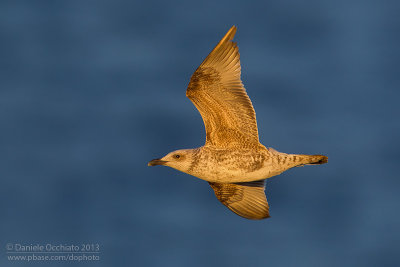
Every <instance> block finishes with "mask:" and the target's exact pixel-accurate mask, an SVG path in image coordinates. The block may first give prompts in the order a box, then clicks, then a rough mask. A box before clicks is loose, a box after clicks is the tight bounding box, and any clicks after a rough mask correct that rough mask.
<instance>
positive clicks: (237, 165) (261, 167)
mask: <svg viewBox="0 0 400 267" xmlns="http://www.w3.org/2000/svg"><path fill="white" fill-rule="evenodd" d="M262 152H263V151H262ZM262 152H260V153H254V152H252V151H239V152H234V153H228V152H225V153H223V152H220V153H215V151H214V153H210V154H209V155H207V154H206V155H204V156H203V157H202V158H201V159H200V163H199V164H198V166H197V168H196V169H195V170H193V171H192V172H191V173H189V174H191V175H193V176H196V177H198V178H200V179H203V180H206V181H208V182H220V183H235V182H250V181H257V180H261V179H266V178H269V177H271V176H274V175H278V174H279V173H281V171H278V170H276V168H274V164H273V160H272V158H271V157H270V156H269V155H268V154H266V153H262Z"/></svg>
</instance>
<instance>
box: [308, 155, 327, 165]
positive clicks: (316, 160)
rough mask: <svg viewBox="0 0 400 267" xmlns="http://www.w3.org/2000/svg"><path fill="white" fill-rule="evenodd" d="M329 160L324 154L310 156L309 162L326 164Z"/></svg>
mask: <svg viewBox="0 0 400 267" xmlns="http://www.w3.org/2000/svg"><path fill="white" fill-rule="evenodd" d="M327 162H328V157H327V156H324V155H312V156H309V163H307V164H325V163H327Z"/></svg>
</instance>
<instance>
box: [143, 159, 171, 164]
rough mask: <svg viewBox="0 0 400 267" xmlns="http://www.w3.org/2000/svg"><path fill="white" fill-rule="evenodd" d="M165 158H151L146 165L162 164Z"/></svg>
mask: <svg viewBox="0 0 400 267" xmlns="http://www.w3.org/2000/svg"><path fill="white" fill-rule="evenodd" d="M166 162H167V161H166V160H161V159H153V160H152V161H150V162H149V163H147V166H156V165H164V163H166Z"/></svg>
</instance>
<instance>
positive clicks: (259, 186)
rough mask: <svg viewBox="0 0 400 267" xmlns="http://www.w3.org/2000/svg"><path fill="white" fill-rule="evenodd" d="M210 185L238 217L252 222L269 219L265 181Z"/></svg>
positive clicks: (222, 201)
mask: <svg viewBox="0 0 400 267" xmlns="http://www.w3.org/2000/svg"><path fill="white" fill-rule="evenodd" d="M209 184H210V185H211V187H212V189H214V193H215V196H216V197H217V198H218V200H219V201H221V203H222V204H224V205H225V206H227V207H228V208H229V209H230V210H231V211H233V212H234V213H236V214H237V215H240V216H242V217H244V218H246V219H252V220H261V219H265V218H268V217H269V206H268V202H267V197H266V196H265V192H264V190H265V180H260V181H255V182H244V183H232V184H225V183H209Z"/></svg>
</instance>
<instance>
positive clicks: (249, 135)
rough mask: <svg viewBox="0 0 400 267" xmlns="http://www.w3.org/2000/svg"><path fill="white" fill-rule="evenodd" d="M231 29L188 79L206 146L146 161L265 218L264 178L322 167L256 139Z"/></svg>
mask: <svg viewBox="0 0 400 267" xmlns="http://www.w3.org/2000/svg"><path fill="white" fill-rule="evenodd" d="M235 33H236V27H235V26H233V27H232V28H231V29H230V30H229V31H228V32H227V33H226V35H225V36H224V37H223V38H222V39H221V41H220V42H219V43H218V45H217V46H216V47H215V48H214V49H213V50H212V51H211V53H210V54H209V55H208V56H207V58H206V59H205V60H204V61H203V63H201V65H200V66H199V67H198V68H197V70H196V71H195V72H194V74H193V75H192V78H191V79H190V83H189V85H188V88H187V90H186V96H187V97H188V98H189V99H190V100H191V101H192V102H193V104H194V105H195V106H196V108H197V109H198V110H199V112H200V114H201V117H202V118H203V121H204V126H205V130H206V142H205V145H204V146H202V147H200V148H195V149H183V150H177V151H173V152H171V153H168V154H167V155H166V156H164V157H162V158H160V159H155V160H152V161H150V162H149V166H154V165H165V166H169V167H171V168H175V169H177V170H179V171H182V172H185V173H188V174H190V175H193V176H195V177H198V178H200V179H203V180H205V181H208V182H209V184H210V186H211V187H212V189H213V190H214V193H215V195H216V197H217V198H218V200H219V201H221V203H222V204H224V205H225V206H227V207H228V208H229V209H230V210H232V211H233V212H235V213H236V214H238V215H240V216H242V217H244V218H247V219H264V218H268V217H269V206H268V202H267V198H266V196H265V193H264V189H265V179H267V178H269V177H272V176H275V175H278V174H280V173H282V172H284V171H286V170H288V169H290V168H293V167H297V166H303V165H308V164H323V163H326V162H327V160H328V158H327V157H326V156H322V155H299V154H286V153H281V152H278V151H276V150H275V149H272V148H268V149H267V148H266V147H265V146H263V145H262V144H261V143H260V142H259V140H258V130H257V121H256V114H255V112H254V109H253V105H252V103H251V101H250V98H249V97H248V95H247V93H246V90H245V88H244V86H243V84H242V81H241V79H240V75H241V68H240V56H239V51H238V47H237V45H236V43H234V42H232V40H233V37H234V35H235Z"/></svg>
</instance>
